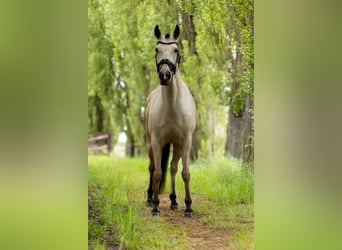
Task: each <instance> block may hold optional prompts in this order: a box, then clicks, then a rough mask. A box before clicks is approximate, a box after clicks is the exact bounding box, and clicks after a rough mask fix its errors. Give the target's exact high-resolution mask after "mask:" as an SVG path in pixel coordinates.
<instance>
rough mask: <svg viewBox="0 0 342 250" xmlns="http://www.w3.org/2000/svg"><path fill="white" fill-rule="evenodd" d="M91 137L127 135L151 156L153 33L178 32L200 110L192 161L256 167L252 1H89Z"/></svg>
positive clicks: (131, 145) (184, 69)
mask: <svg viewBox="0 0 342 250" xmlns="http://www.w3.org/2000/svg"><path fill="white" fill-rule="evenodd" d="M88 20H89V22H88V30H89V34H88V53H89V60H88V72H89V75H88V80H89V83H88V86H89V87H88V105H89V109H88V110H89V118H88V121H89V123H88V125H89V130H110V131H112V132H113V135H114V139H115V136H117V135H118V132H120V131H124V132H125V133H126V135H127V139H128V153H129V154H130V155H131V156H134V155H135V154H136V153H145V152H146V145H145V144H146V143H145V141H144V140H145V139H144V106H145V100H146V97H147V95H148V94H149V93H150V92H151V90H152V89H153V88H155V87H156V86H158V77H157V74H156V72H155V61H154V46H155V42H156V41H155V38H154V35H153V29H154V26H155V25H156V24H158V25H159V27H160V28H161V30H162V31H163V32H172V30H173V29H174V26H175V25H176V23H178V24H180V25H181V36H180V38H179V44H180V47H181V53H182V60H181V65H180V67H181V75H182V78H183V80H184V81H185V82H186V83H187V84H188V86H189V88H190V90H191V91H192V93H193V95H194V98H195V101H196V104H197V108H198V111H199V121H198V126H197V129H196V132H195V137H194V141H193V150H192V158H196V157H198V156H203V157H211V156H212V155H213V153H215V152H218V153H222V154H223V153H228V154H231V155H233V156H235V157H238V158H242V159H244V161H252V160H253V114H254V112H253V109H254V108H253V100H254V95H253V92H254V91H253V68H254V64H253V38H254V33H253V28H254V23H253V1H248V0H218V1H201V0H195V1H190V0H177V1H176V0H165V1H152V0H144V1H125V0H111V1H109V0H88Z"/></svg>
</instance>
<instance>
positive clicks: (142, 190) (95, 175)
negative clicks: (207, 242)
mask: <svg viewBox="0 0 342 250" xmlns="http://www.w3.org/2000/svg"><path fill="white" fill-rule="evenodd" d="M147 180H148V170H147V160H146V159H123V158H118V159H116V158H109V157H106V156H102V157H101V156H89V157H88V190H89V195H90V202H91V210H92V211H91V212H92V213H93V215H92V216H90V218H89V222H88V227H89V229H88V230H89V233H88V238H89V239H91V242H90V248H91V249H103V248H105V249H107V247H108V246H105V244H106V243H107V244H108V242H109V243H110V244H113V245H116V247H120V249H169V248H173V247H175V246H177V245H182V246H186V245H187V243H186V240H185V237H184V238H183V239H176V238H175V239H169V238H168V232H172V231H174V230H177V229H175V228H174V227H173V226H171V225H168V224H166V223H165V222H163V221H162V219H161V218H151V216H148V217H144V216H142V210H143V209H144V208H145V199H146V198H145V195H146V190H147ZM181 242H182V244H181Z"/></svg>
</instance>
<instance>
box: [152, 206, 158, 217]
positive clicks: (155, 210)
mask: <svg viewBox="0 0 342 250" xmlns="http://www.w3.org/2000/svg"><path fill="white" fill-rule="evenodd" d="M151 214H152V215H153V216H159V215H160V211H159V209H158V208H157V207H154V208H153V209H152V211H151Z"/></svg>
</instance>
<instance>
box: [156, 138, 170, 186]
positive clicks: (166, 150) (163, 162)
mask: <svg viewBox="0 0 342 250" xmlns="http://www.w3.org/2000/svg"><path fill="white" fill-rule="evenodd" d="M169 155H170V143H168V144H166V145H165V146H164V147H163V151H162V158H161V169H162V178H161V180H160V185H159V193H161V192H162V191H163V190H164V187H165V181H166V172H167V163H168V159H169Z"/></svg>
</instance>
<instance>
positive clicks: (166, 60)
mask: <svg viewBox="0 0 342 250" xmlns="http://www.w3.org/2000/svg"><path fill="white" fill-rule="evenodd" d="M159 43H161V44H176V45H177V46H178V43H177V42H169V43H165V42H162V41H158V42H157V44H159ZM180 59H181V56H180V54H179V52H177V59H176V63H173V62H171V61H170V60H169V59H162V60H160V62H159V63H158V62H157V54H156V66H157V72H159V71H160V69H161V67H162V66H163V64H167V65H168V66H169V68H170V70H171V71H172V73H173V74H176V71H177V64H178V65H179V63H180Z"/></svg>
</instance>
